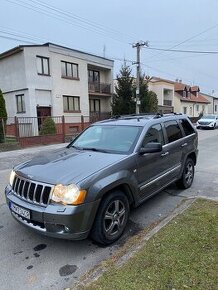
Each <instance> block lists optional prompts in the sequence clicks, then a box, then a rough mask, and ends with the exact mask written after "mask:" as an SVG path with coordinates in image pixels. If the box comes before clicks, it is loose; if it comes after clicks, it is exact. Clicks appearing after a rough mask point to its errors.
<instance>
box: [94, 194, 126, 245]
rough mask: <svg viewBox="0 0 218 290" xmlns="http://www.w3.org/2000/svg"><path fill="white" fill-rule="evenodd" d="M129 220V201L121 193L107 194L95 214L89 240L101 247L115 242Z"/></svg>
mask: <svg viewBox="0 0 218 290" xmlns="http://www.w3.org/2000/svg"><path fill="white" fill-rule="evenodd" d="M128 218H129V201H128V199H127V197H126V195H125V194H124V193H123V192H122V191H118V190H117V191H113V192H111V193H109V194H108V195H107V196H106V197H105V198H104V199H103V200H102V202H101V204H100V206H99V210H98V212H97V215H96V218H95V221H94V224H93V227H92V231H91V235H90V236H91V238H92V239H93V240H94V241H95V242H97V243H99V244H103V245H109V244H111V243H113V242H115V241H116V240H117V239H119V237H120V236H121V235H122V233H123V231H124V229H125V227H126V224H127V221H128Z"/></svg>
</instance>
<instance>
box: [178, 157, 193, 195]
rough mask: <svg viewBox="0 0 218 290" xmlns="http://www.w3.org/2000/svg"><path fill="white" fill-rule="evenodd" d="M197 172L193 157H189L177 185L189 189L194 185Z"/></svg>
mask: <svg viewBox="0 0 218 290" xmlns="http://www.w3.org/2000/svg"><path fill="white" fill-rule="evenodd" d="M194 174H195V166H194V162H193V159H191V158H187V160H186V162H185V166H184V169H183V172H182V177H181V178H180V179H179V180H178V181H177V182H176V184H177V186H178V187H179V188H182V189H187V188H189V187H190V186H191V185H192V182H193V180H194Z"/></svg>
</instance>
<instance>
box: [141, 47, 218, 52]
mask: <svg viewBox="0 0 218 290" xmlns="http://www.w3.org/2000/svg"><path fill="white" fill-rule="evenodd" d="M146 49H150V50H158V51H171V52H180V53H181V52H182V53H199V54H205V53H206V54H218V51H201V50H182V49H169V48H168V49H167V48H157V47H146Z"/></svg>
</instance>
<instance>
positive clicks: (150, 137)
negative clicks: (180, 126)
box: [142, 124, 164, 147]
mask: <svg viewBox="0 0 218 290" xmlns="http://www.w3.org/2000/svg"><path fill="white" fill-rule="evenodd" d="M150 142H155V143H161V144H162V145H164V139H163V131H162V127H161V125H160V124H157V125H154V126H152V127H150V128H149V129H148V131H147V133H146V135H145V138H144V140H143V143H142V147H144V146H145V145H146V144H147V143H150Z"/></svg>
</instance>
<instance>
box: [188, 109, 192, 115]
mask: <svg viewBox="0 0 218 290" xmlns="http://www.w3.org/2000/svg"><path fill="white" fill-rule="evenodd" d="M189 115H190V116H192V107H189Z"/></svg>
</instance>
